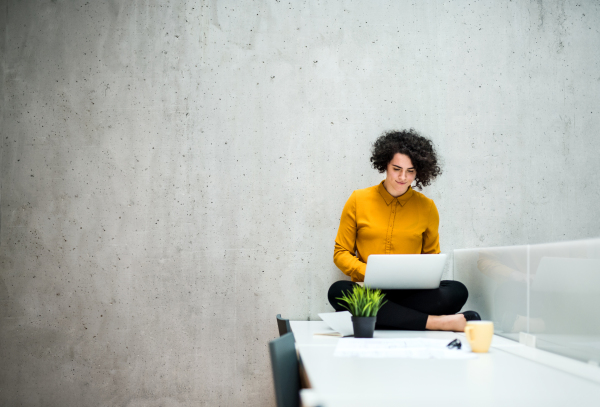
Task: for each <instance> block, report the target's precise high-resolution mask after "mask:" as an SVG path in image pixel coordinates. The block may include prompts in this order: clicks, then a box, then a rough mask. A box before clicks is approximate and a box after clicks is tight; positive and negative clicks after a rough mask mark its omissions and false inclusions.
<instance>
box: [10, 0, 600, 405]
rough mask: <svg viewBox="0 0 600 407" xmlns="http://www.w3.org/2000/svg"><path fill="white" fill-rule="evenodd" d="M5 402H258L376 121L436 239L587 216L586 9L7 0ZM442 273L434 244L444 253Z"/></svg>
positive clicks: (593, 219)
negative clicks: (423, 153)
mask: <svg viewBox="0 0 600 407" xmlns="http://www.w3.org/2000/svg"><path fill="white" fill-rule="evenodd" d="M0 21H1V23H2V27H1V30H0V32H1V34H0V35H2V40H1V41H0V47H2V48H1V51H2V53H1V55H2V56H1V65H0V69H2V89H1V91H2V98H0V103H2V105H1V106H2V115H1V117H0V120H1V122H0V123H1V127H0V129H1V140H0V141H1V143H0V145H1V146H2V152H1V158H0V159H1V162H0V169H1V180H0V181H1V191H0V194H1V195H0V196H1V229H0V304H1V308H0V316H1V318H2V319H1V324H0V340H1V346H0V360H2V369H0V404H2V405H11V406H19V405H22V406H42V405H44V406H96V405H98V406H100V405H103V406H108V405H110V406H113V405H114V406H130V407H133V406H198V405H200V406H217V405H220V406H237V405H248V406H265V405H271V406H273V405H274V398H273V395H272V393H273V389H272V384H271V373H270V364H269V361H268V352H267V342H268V341H269V340H270V339H272V338H274V337H276V336H277V330H276V324H275V314H276V313H282V314H283V315H284V316H287V317H291V318H295V319H300V318H302V319H306V318H309V317H311V318H314V317H316V313H318V312H321V311H327V310H330V309H331V308H330V307H329V305H328V304H327V300H326V298H325V293H326V289H327V287H328V285H329V284H330V283H332V282H333V281H335V280H336V279H339V278H340V277H341V272H339V271H338V270H337V269H336V268H335V266H334V265H333V263H332V251H333V240H334V237H335V233H336V230H337V225H338V220H339V215H340V213H341V210H342V206H343V204H344V202H345V200H346V199H347V197H348V196H349V195H350V193H351V192H352V190H354V189H358V188H364V187H367V186H370V185H374V184H375V183H377V182H378V181H380V180H381V179H382V176H381V175H380V174H378V173H377V172H375V171H374V170H372V169H371V168H370V166H369V160H368V157H369V151H368V150H369V147H370V144H371V143H372V141H373V140H374V139H375V138H376V137H377V136H378V135H379V134H380V133H381V132H382V131H384V130H386V129H391V128H405V127H414V128H416V129H418V130H420V131H421V132H422V133H423V134H425V135H427V136H430V137H431V138H432V139H433V140H434V141H435V143H436V145H437V146H438V148H439V151H440V153H441V155H442V156H443V159H444V174H443V176H442V177H441V178H439V180H437V181H436V182H435V183H434V184H433V185H432V186H430V187H428V188H427V189H426V190H425V194H426V195H428V196H430V197H431V198H433V199H434V200H435V201H436V203H437V206H438V208H439V210H440V215H441V245H442V250H443V251H444V252H451V250H452V249H454V248H465V247H476V246H495V245H511V244H525V243H539V242H549V241H556V240H566V239H577V238H586V237H594V236H598V235H599V230H600V229H599V227H600V217H599V216H598V210H597V203H598V201H599V199H600V179H599V177H598V176H597V174H598V173H599V172H600V160H598V151H600V138H599V137H598V133H599V131H600V119H599V117H600V115H599V111H600V106H599V98H598V95H599V91H600V54H599V53H598V52H597V51H598V49H600V33H599V30H598V26H600V24H599V23H600V7H599V4H598V2H596V1H593V0H584V1H579V2H571V1H537V2H528V1H494V2H491V1H480V2H477V1H453V2H444V3H442V2H440V1H435V0H432V1H418V2H412V1H398V0H390V1H374V2H360V1H297V2H290V1H278V0H272V1H271V0H269V1H267V0H259V1H214V0H213V1H191V0H190V1H184V0H172V1H150V0H147V1H143V0H138V1H85V0H82V1H60V0H58V1H56V0H54V1H41V0H40V1H24V0H13V1H3V2H2V3H1V9H0ZM447 275H448V276H450V277H451V276H452V269H451V267H450V268H449V269H448V271H447Z"/></svg>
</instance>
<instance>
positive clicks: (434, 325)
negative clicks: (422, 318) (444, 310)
mask: <svg viewBox="0 0 600 407" xmlns="http://www.w3.org/2000/svg"><path fill="white" fill-rule="evenodd" d="M465 326H467V320H466V319H465V316H464V315H463V314H455V315H429V316H428V317H427V324H426V325H425V329H428V330H431V331H456V332H464V330H465Z"/></svg>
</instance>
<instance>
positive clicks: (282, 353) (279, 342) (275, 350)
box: [269, 332, 300, 407]
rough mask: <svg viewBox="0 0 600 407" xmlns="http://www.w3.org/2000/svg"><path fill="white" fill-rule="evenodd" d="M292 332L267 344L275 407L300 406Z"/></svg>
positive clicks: (296, 358)
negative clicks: (271, 370) (271, 369)
mask: <svg viewBox="0 0 600 407" xmlns="http://www.w3.org/2000/svg"><path fill="white" fill-rule="evenodd" d="M295 343H296V341H295V339H294V334H293V333H292V332H290V333H287V334H285V335H282V336H281V337H279V338H277V339H274V340H272V341H271V342H269V353H270V354H271V367H272V368H273V384H274V385H275V399H276V400H277V407H299V406H300V373H299V371H298V356H297V354H296V346H295Z"/></svg>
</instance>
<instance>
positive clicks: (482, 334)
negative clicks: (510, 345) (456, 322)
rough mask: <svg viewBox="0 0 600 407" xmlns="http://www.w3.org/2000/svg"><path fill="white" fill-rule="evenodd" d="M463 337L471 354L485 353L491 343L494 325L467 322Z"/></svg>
mask: <svg viewBox="0 0 600 407" xmlns="http://www.w3.org/2000/svg"><path fill="white" fill-rule="evenodd" d="M465 336H466V337H467V341H468V342H469V345H471V350H472V351H473V352H477V353H485V352H487V351H488V349H490V344H491V343H492V336H494V323H493V322H492V321H467V326H466V327H465Z"/></svg>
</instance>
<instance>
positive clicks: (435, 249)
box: [421, 201, 440, 254]
mask: <svg viewBox="0 0 600 407" xmlns="http://www.w3.org/2000/svg"><path fill="white" fill-rule="evenodd" d="M439 226H440V214H439V213H438V210H437V207H436V206H435V203H434V202H433V201H431V208H430V209H429V217H428V224H427V229H425V232H423V248H422V249H421V254H437V253H440V234H439V232H438V228H439Z"/></svg>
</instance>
